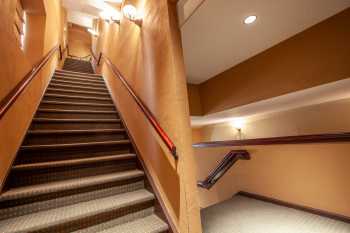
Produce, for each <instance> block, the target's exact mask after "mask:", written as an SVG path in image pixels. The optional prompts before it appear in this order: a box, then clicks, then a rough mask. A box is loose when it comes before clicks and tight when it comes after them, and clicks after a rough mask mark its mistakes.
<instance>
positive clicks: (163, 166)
mask: <svg viewBox="0 0 350 233" xmlns="http://www.w3.org/2000/svg"><path fill="white" fill-rule="evenodd" d="M132 3H133V4H134V5H135V6H137V7H138V8H139V9H140V10H142V11H143V15H144V18H143V22H142V26H138V25H136V24H134V23H132V22H130V21H128V20H126V19H125V18H123V19H122V20H121V23H120V25H118V24H107V23H104V22H100V36H99V38H98V39H97V41H96V42H95V43H97V44H94V45H93V48H95V51H94V52H95V54H96V55H98V54H99V52H100V51H103V53H104V54H105V55H106V56H108V57H109V58H110V59H111V60H112V62H113V63H114V64H115V65H116V66H117V67H118V68H119V69H120V71H121V73H122V74H123V75H124V76H125V78H126V79H127V81H128V82H129V83H130V85H131V86H132V88H133V89H134V90H135V92H136V93H137V95H138V96H139V97H140V98H141V99H142V101H143V102H144V103H145V104H146V105H147V106H148V108H149V109H150V110H151V111H152V112H153V114H154V115H155V116H156V117H157V119H158V121H159V122H160V124H161V126H162V127H163V128H164V130H165V131H166V132H167V133H168V134H169V136H170V138H171V139H172V140H173V141H174V143H175V145H176V146H177V151H178V155H179V160H178V161H176V162H175V160H174V159H173V157H172V156H171V154H170V153H169V151H168V149H167V148H166V147H165V145H164V143H163V142H162V141H161V140H160V138H159V136H158V135H157V134H156V133H155V131H154V129H153V128H152V127H151V125H150V123H149V122H148V121H147V120H146V118H145V116H144V115H143V113H142V112H141V111H140V109H139V108H138V106H137V105H136V104H135V102H134V100H133V99H132V98H131V96H130V95H129V94H128V92H127V91H126V89H125V88H124V87H123V86H122V84H121V82H120V81H119V80H118V79H117V78H116V77H114V76H113V75H112V74H111V73H110V71H109V69H108V67H107V66H106V64H103V65H102V73H103V75H104V77H105V79H106V81H107V84H108V87H109V89H110V91H111V93H112V96H113V99H114V101H115V103H116V105H117V107H118V110H119V111H120V112H121V115H122V117H123V118H124V120H125V122H126V125H127V127H128V129H129V131H130V133H131V135H132V137H133V138H134V140H135V142H136V144H137V147H138V149H139V150H140V152H141V153H140V155H141V156H142V158H143V160H144V161H145V164H146V166H147V168H148V170H149V171H150V173H151V174H152V177H153V180H154V181H155V184H156V186H157V187H158V189H159V191H160V195H161V196H162V200H164V202H165V205H166V206H167V209H168V210H169V214H170V216H171V218H172V219H173V221H174V224H175V228H177V230H178V232H181V233H187V232H191V233H192V232H201V225H200V216H199V208H198V199H197V198H198V197H197V188H196V183H195V179H194V178H195V177H194V174H195V173H194V169H193V166H194V158H193V150H192V148H191V128H190V119H189V108H188V97H187V90H186V78H185V72H184V64H183V56H182V49H181V42H180V41H181V40H180V37H179V36H180V33H179V29H178V25H177V19H176V12H175V10H176V4H175V1H174V3H173V2H172V1H167V0H139V1H132ZM94 41H95V40H94Z"/></svg>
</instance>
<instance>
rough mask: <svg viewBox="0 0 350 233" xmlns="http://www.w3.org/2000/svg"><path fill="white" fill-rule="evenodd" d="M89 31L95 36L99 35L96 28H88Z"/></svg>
mask: <svg viewBox="0 0 350 233" xmlns="http://www.w3.org/2000/svg"><path fill="white" fill-rule="evenodd" d="M88 32H90V33H91V35H93V36H95V37H97V36H98V32H96V31H94V30H93V29H91V28H89V29H88Z"/></svg>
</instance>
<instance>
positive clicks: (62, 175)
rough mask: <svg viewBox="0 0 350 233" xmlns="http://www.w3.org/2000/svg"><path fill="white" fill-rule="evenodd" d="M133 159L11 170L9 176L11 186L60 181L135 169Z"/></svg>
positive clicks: (135, 165)
mask: <svg viewBox="0 0 350 233" xmlns="http://www.w3.org/2000/svg"><path fill="white" fill-rule="evenodd" d="M136 168H137V164H136V161H135V160H127V161H123V162H120V161H117V162H116V161H110V162H103V163H95V164H94V165H93V166H91V164H90V165H89V164H88V165H79V166H69V167H58V168H50V169H38V170H32V171H13V172H11V174H10V176H9V181H10V184H11V186H10V187H11V188H14V187H22V186H26V185H36V184H42V183H46V182H54V181H61V180H66V179H74V178H79V177H88V176H95V175H102V174H107V173H112V172H121V171H127V170H132V169H136Z"/></svg>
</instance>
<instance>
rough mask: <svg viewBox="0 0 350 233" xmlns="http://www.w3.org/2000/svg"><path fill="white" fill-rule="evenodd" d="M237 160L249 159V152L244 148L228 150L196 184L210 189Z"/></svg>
mask: <svg viewBox="0 0 350 233" xmlns="http://www.w3.org/2000/svg"><path fill="white" fill-rule="evenodd" d="M238 160H250V154H249V152H248V151H246V150H232V151H230V152H229V153H228V154H227V155H225V157H224V159H223V160H222V161H221V162H220V163H219V165H218V166H217V167H216V168H215V169H214V170H213V171H212V172H211V173H210V174H209V176H208V177H207V178H206V179H205V180H204V181H198V183H197V186H198V187H200V188H205V189H208V190H209V189H211V188H212V187H213V186H214V185H215V184H216V182H218V181H219V180H220V179H221V177H223V176H224V175H225V173H226V172H227V171H228V170H230V168H231V167H232V166H233V165H234V164H235V163H236V162H237V161H238Z"/></svg>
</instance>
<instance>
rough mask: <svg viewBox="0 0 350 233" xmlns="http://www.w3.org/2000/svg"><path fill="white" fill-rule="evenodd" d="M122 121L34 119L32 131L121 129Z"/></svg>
mask: <svg viewBox="0 0 350 233" xmlns="http://www.w3.org/2000/svg"><path fill="white" fill-rule="evenodd" d="M120 128H123V125H122V122H121V120H120V119H72V118H71V119H60V118H34V119H33V123H32V125H31V130H42V129H44V130H49V129H50V130H55V129H57V130H66V129H68V130H75V129H77V130H83V129H120Z"/></svg>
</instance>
